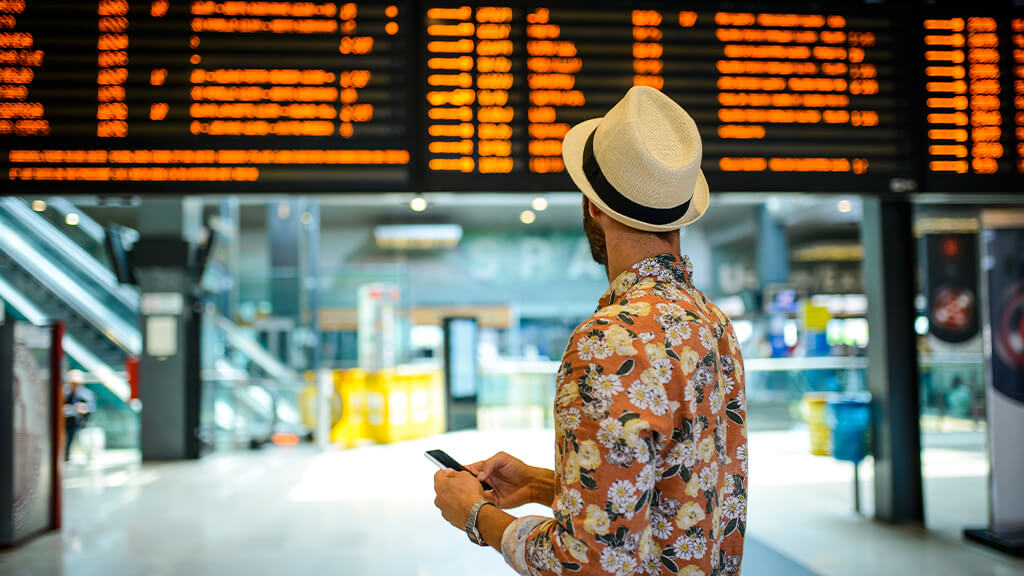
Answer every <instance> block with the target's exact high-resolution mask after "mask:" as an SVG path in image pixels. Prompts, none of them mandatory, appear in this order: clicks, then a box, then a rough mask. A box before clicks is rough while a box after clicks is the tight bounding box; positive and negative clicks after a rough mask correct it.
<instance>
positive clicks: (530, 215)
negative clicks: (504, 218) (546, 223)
mask: <svg viewBox="0 0 1024 576" xmlns="http://www.w3.org/2000/svg"><path fill="white" fill-rule="evenodd" d="M535 220H537V215H536V214H534V212H533V210H523V211H522V212H521V213H520V214H519V221H520V222H522V223H523V224H533V223H534V221H535Z"/></svg>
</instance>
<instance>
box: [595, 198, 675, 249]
mask: <svg viewBox="0 0 1024 576" xmlns="http://www.w3.org/2000/svg"><path fill="white" fill-rule="evenodd" d="M583 202H584V204H583V209H584V210H588V209H589V207H590V198H587V195H586V194H584V195H583ZM649 234H651V235H652V236H654V237H655V238H657V239H658V240H661V241H662V242H669V243H671V242H672V236H678V235H679V230H669V231H668V232H649Z"/></svg>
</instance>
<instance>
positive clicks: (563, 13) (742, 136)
mask: <svg viewBox="0 0 1024 576" xmlns="http://www.w3.org/2000/svg"><path fill="white" fill-rule="evenodd" d="M671 6H673V8H667V7H665V6H651V7H642V6H640V5H638V4H636V3H630V4H623V3H604V4H602V3H600V2H597V3H593V2H592V3H587V5H585V6H583V5H580V4H578V3H577V4H572V5H565V6H563V7H558V6H545V7H536V5H535V4H494V5H487V6H482V5H481V6H475V7H470V6H464V5H459V4H452V5H446V6H430V7H425V8H424V11H425V13H424V14H423V16H424V17H425V25H426V35H425V36H424V40H423V42H424V44H425V51H426V54H427V57H426V60H425V74H424V78H425V85H424V87H423V89H424V92H425V101H426V117H427V119H428V124H427V133H426V138H427V142H426V145H427V158H428V160H427V162H426V164H427V175H426V182H425V184H426V186H427V187H428V188H431V189H451V188H455V189H474V188H476V189H480V188H485V189H502V188H504V187H509V186H512V187H516V186H517V183H527V185H529V186H538V187H542V188H551V187H557V186H563V187H564V186H565V184H566V178H565V176H564V166H563V165H562V158H561V150H562V148H561V139H562V137H563V136H564V135H565V133H566V132H567V131H568V130H569V128H570V127H571V126H572V125H574V124H576V123H578V122H581V121H583V120H586V119H588V118H594V117H597V116H601V115H603V114H604V112H605V111H607V110H608V108H610V107H611V106H612V105H614V104H615V102H616V101H617V100H618V99H619V98H621V97H622V95H623V94H624V93H625V92H626V91H627V90H628V89H629V88H630V86H633V85H638V84H645V85H649V86H654V87H656V88H658V89H660V90H662V91H664V92H665V93H666V94H668V95H669V96H670V97H672V98H673V99H675V100H676V101H677V102H679V103H680V104H681V105H682V106H683V107H684V108H685V109H686V110H687V111H688V112H689V113H690V115H691V116H692V117H693V118H694V120H695V121H696V123H697V126H698V127H699V128H700V130H701V132H702V136H703V144H704V157H703V164H702V165H703V170H704V173H705V175H706V176H707V179H708V181H709V182H710V183H711V186H712V188H713V189H718V190H721V189H729V190H740V189H749V188H751V187H753V188H756V189H758V190H808V191H810V190H829V189H833V190H835V189H842V188H846V189H849V190H864V191H888V190H889V186H890V184H891V182H892V180H893V179H897V180H899V181H902V180H906V179H912V178H913V177H914V176H915V174H914V168H913V163H912V161H911V154H912V145H911V138H912V136H911V132H912V117H913V114H912V106H911V104H910V98H909V94H910V92H909V89H908V85H907V82H906V75H905V74H903V73H902V72H901V70H902V69H903V66H902V65H901V62H900V60H899V58H900V48H901V47H900V46H899V44H898V40H899V38H900V35H899V31H898V30H896V29H895V26H896V24H895V23H896V22H897V21H899V15H900V14H899V13H898V12H897V13H894V9H893V7H891V6H874V7H870V6H859V7H858V10H857V11H855V12H850V11H847V12H845V13H844V12H831V11H830V12H822V13H806V12H790V11H784V12H780V11H777V10H765V11H747V10H730V11H720V10H700V9H697V10H694V9H691V8H692V6H693V4H687V5H686V8H687V9H684V10H679V9H678V7H679V4H678V3H674V4H672V5H671ZM830 6H831V4H830ZM904 52H905V51H904ZM509 176H513V177H512V178H509Z"/></svg>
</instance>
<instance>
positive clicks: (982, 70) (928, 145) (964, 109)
mask: <svg viewBox="0 0 1024 576" xmlns="http://www.w3.org/2000/svg"><path fill="white" fill-rule="evenodd" d="M919 34H920V38H921V40H920V45H921V53H922V54H923V58H924V63H923V70H922V72H923V77H922V79H921V82H922V85H923V86H924V90H923V91H924V95H925V96H924V101H925V106H924V109H925V122H924V126H925V135H924V138H925V139H924V143H925V147H924V150H923V158H922V162H923V164H924V172H925V178H924V182H923V183H922V187H923V188H924V189H925V190H927V191H929V192H967V193H977V192H989V191H995V192H999V191H1003V192H1024V178H1022V175H1024V5H1022V4H1020V3H1018V7H1017V8H1016V9H1011V8H1008V3H984V2H982V3H971V4H965V3H962V2H957V3H954V2H942V3H939V4H938V5H934V6H930V7H929V9H928V10H927V11H925V14H924V18H923V19H922V22H921V29H920V31H919Z"/></svg>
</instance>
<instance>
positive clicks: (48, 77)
mask: <svg viewBox="0 0 1024 576" xmlns="http://www.w3.org/2000/svg"><path fill="white" fill-rule="evenodd" d="M410 16H411V14H410V13H409V10H408V9H407V8H406V5H405V4H403V3H400V2H399V3H392V4H373V5H364V4H362V3H360V4H355V3H336V2H276V1H275V2H238V1H220V2H218V1H205V0H204V1H194V2H169V1H168V0H152V1H148V2H128V1H126V0H99V1H98V2H55V1H33V0H0V66H2V67H0V138H2V139H3V140H2V142H3V144H2V146H0V149H2V150H3V153H4V156H5V158H4V159H5V160H6V162H5V164H4V165H3V168H4V173H5V178H4V179H5V180H7V181H8V184H6V185H5V186H4V187H5V188H6V189H9V190H17V191H25V190H30V189H40V188H44V187H41V186H37V187H35V188H30V187H29V186H28V185H29V184H31V183H33V182H43V183H47V185H46V186H45V189H47V190H53V191H55V192H56V191H65V190H90V191H103V190H108V191H132V192H147V191H166V192H179V193H188V192H191V191H198V190H206V191H266V190H275V191H283V192H287V191H298V190H302V191H318V190H323V191H345V190H351V189H359V190H367V189H369V190H376V189H401V188H405V187H408V186H409V185H410V178H409V168H408V166H409V163H410V151H409V140H410V139H411V138H413V130H414V128H413V127H414V126H415V120H414V119H413V118H412V117H411V116H410V114H409V109H410V103H411V102H412V101H413V98H412V96H411V95H410V94H409V92H408V90H407V88H408V85H409V84H410V83H411V82H412V81H413V80H412V78H411V77H410V76H409V75H408V73H407V71H408V69H409V67H410V66H409V64H410V59H411V58H412V57H413V56H412V52H411V49H412V48H413V46H411V45H410V44H409V43H408V42H407V38H408V37H409V36H410V34H408V33H407V32H408V29H409V27H410V26H411V24H410V23H411V18H410ZM403 31H404V32H403ZM58 182H61V183H74V185H72V186H60V187H54V186H53V183H58Z"/></svg>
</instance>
